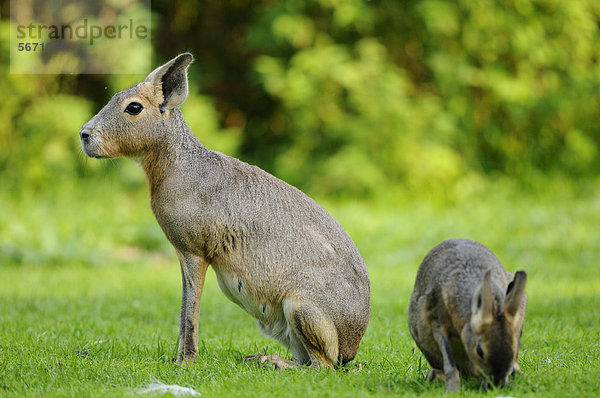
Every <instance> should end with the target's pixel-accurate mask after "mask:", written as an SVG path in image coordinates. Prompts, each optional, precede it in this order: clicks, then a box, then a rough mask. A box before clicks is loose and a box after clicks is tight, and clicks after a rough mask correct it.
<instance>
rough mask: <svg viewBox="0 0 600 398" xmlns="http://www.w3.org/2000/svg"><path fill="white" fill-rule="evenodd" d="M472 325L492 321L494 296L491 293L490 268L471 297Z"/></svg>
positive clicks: (486, 323)
mask: <svg viewBox="0 0 600 398" xmlns="http://www.w3.org/2000/svg"><path fill="white" fill-rule="evenodd" d="M473 308H474V311H473V320H474V321H475V323H476V324H475V325H474V326H481V325H488V324H490V323H492V322H493V321H494V313H493V309H494V298H493V295H492V270H487V271H486V273H485V276H484V277H483V282H482V284H481V286H480V287H479V289H477V293H475V297H474V298H473Z"/></svg>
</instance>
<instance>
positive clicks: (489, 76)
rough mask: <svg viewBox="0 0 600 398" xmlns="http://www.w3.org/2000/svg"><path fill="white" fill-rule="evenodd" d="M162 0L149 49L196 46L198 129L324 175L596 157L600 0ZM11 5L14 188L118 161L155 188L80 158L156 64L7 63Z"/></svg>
mask: <svg viewBox="0 0 600 398" xmlns="http://www.w3.org/2000/svg"><path fill="white" fill-rule="evenodd" d="M152 11H153V26H152V30H153V48H154V51H155V60H154V62H153V64H154V65H158V64H159V63H161V62H164V61H166V60H167V59H169V58H170V57H172V56H174V55H176V54H177V53H179V52H182V51H192V52H193V53H194V54H195V56H196V62H195V63H194V64H193V65H192V67H191V70H190V74H191V90H190V91H191V93H190V98H189V99H188V101H187V103H186V104H185V105H184V113H185V115H186V119H187V121H188V123H189V124H190V126H191V127H192V130H193V131H194V132H195V134H196V135H197V136H198V137H199V138H200V140H201V141H203V142H204V143H205V144H206V145H207V146H208V147H210V148H212V149H216V150H220V151H223V152H225V153H228V154H230V155H233V156H238V157H241V158H242V159H244V160H247V161H250V162H252V163H256V164H258V165H260V166H262V167H263V168H266V169H267V170H269V171H271V172H273V173H274V174H276V175H277V176H279V177H281V178H283V179H285V180H287V181H289V182H291V183H292V184H294V185H297V186H299V187H300V188H302V189H305V190H308V191H310V192H313V193H319V194H328V195H330V194H336V195H341V196H342V197H357V196H358V197H364V196H369V195H372V194H375V193H378V192H380V191H385V190H386V189H390V187H399V186H408V187H411V188H414V189H417V190H420V189H430V188H432V189H439V188H440V187H451V186H457V184H458V185H460V184H464V181H465V179H466V180H467V181H474V180H476V179H477V178H479V177H478V176H481V175H483V176H485V175H496V174H503V175H508V176H510V177H516V178H527V177H528V176H531V175H539V174H548V173H549V174H552V175H556V174H558V175H563V176H567V177H589V176H593V175H594V174H595V172H596V170H597V169H598V166H600V156H599V153H598V146H599V144H600V124H599V123H597V121H598V120H600V95H598V93H599V92H600V62H599V61H600V45H599V44H598V43H600V28H599V26H600V3H599V2H597V1H594V0H580V1H573V2H564V1H556V0H502V1H497V0H481V1H476V2H473V1H470V0H454V1H445V0H419V1H417V0H408V1H395V0H379V1H377V0H372V1H367V0H346V1H343V0H293V1H286V2H274V1H268V0H264V1H259V2H256V1H251V0H236V1H231V2H222V1H219V0H204V1H200V0H176V1H173V2H171V1H166V0H154V1H152ZM0 12H1V13H2V14H1V15H2V21H1V22H0V61H1V66H0V90H1V92H2V93H4V96H3V100H2V101H0V114H1V115H2V116H1V118H0V178H1V179H2V185H3V188H9V189H11V190H15V189H17V190H18V189H28V190H29V189H33V190H36V189H52V188H54V187H57V186H60V185H61V184H63V183H66V182H68V181H72V180H82V179H89V178H91V177H93V178H96V176H101V175H106V176H112V175H114V174H115V173H121V174H123V175H124V177H123V180H122V181H123V183H124V184H125V185H127V184H130V183H131V184H133V186H134V187H135V188H136V189H138V188H139V189H142V188H141V187H142V186H143V178H142V177H141V175H139V176H138V177H135V173H138V174H140V173H139V172H138V171H137V170H135V171H133V170H134V168H133V167H132V166H126V165H125V163H119V167H114V163H111V162H95V161H87V160H86V159H84V156H83V155H82V154H81V150H80V149H79V148H78V147H79V142H78V136H77V131H78V129H79V127H80V126H81V125H82V124H83V123H84V122H85V121H86V120H88V119H89V118H90V117H91V116H92V115H93V114H94V113H95V112H96V111H97V110H99V109H100V108H101V107H102V106H103V104H104V103H106V101H107V100H108V99H109V98H110V96H111V95H112V94H113V93H114V92H115V91H118V90H121V89H124V88H127V87H128V86H130V85H131V84H133V83H135V82H137V81H139V80H141V79H142V78H143V77H144V76H132V75H125V76H124V75H114V76H106V75H77V74H74V75H60V76H57V75H15V74H10V73H9V37H8V20H7V16H8V1H6V0H4V1H3V2H2V3H0ZM118 56H119V57H127V56H128V54H127V53H126V52H125V51H124V53H123V54H118ZM121 165H122V166H121Z"/></svg>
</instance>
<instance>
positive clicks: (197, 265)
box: [177, 251, 208, 363]
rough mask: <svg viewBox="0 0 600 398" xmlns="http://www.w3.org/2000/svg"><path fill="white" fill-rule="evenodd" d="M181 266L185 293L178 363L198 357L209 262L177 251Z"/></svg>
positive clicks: (182, 296)
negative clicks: (203, 294)
mask: <svg viewBox="0 0 600 398" xmlns="http://www.w3.org/2000/svg"><path fill="white" fill-rule="evenodd" d="M177 257H178V258H179V263H180V265H181V277H182V280H183V293H182V295H181V320H180V325H179V350H178V355H177V363H181V362H183V361H186V362H191V361H193V360H194V359H196V356H197V355H198V320H199V317H200V299H201V298H202V288H203V287H204V277H205V276H206V269H207V268H208V262H207V261H206V260H204V259H203V258H201V257H198V256H193V255H187V254H182V253H180V252H179V251H177Z"/></svg>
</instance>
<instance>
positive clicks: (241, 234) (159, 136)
mask: <svg viewBox="0 0 600 398" xmlns="http://www.w3.org/2000/svg"><path fill="white" fill-rule="evenodd" d="M191 62H192V56H191V54H181V55H180V56H178V57H177V58H175V59H173V60H171V61H170V62H168V63H167V64H165V65H163V66H161V67H159V68H157V69H156V70H154V71H153V72H152V73H150V75H148V77H147V78H146V80H145V81H144V82H142V83H139V84H137V85H135V86H133V87H132V88H130V89H128V90H125V91H122V92H120V93H117V94H115V96H114V97H113V98H112V99H111V100H110V102H109V103H108V104H107V105H106V106H105V107H104V108H103V109H102V110H101V111H100V112H99V113H98V114H97V115H96V116H94V117H93V118H92V119H91V120H90V121H89V122H87V123H86V124H85V125H84V126H83V128H82V129H81V131H80V135H81V143H82V147H83V150H84V152H85V153H86V154H87V155H88V156H91V157H115V156H128V157H131V158H133V159H135V160H136V161H137V162H139V163H140V164H141V166H142V168H143V169H144V172H145V174H146V177H147V179H148V184H149V187H150V197H151V207H152V210H153V212H154V214H155V216H156V219H157V221H158V223H159V224H160V226H161V228H162V229H163V231H164V232H165V235H166V236H167V238H168V239H169V241H170V242H171V243H172V244H173V246H174V247H175V249H176V252H177V256H178V258H179V261H180V264H181V274H182V279H183V294H182V303H181V324H180V335H179V356H178V361H184V360H187V361H189V360H193V359H194V358H195V357H196V355H197V352H198V341H197V339H198V336H197V333H198V320H199V315H198V314H199V308H200V299H201V295H202V288H203V284H204V276H205V273H206V269H207V267H208V265H209V264H210V265H211V266H212V267H213V269H214V270H215V272H216V274H217V280H218V282H219V287H220V288H221V290H222V291H223V293H224V294H225V295H226V296H227V297H228V298H229V299H230V300H232V301H233V302H235V303H236V304H238V305H239V306H240V307H242V308H243V309H244V310H246V311H247V312H248V313H250V314H251V315H252V316H253V317H254V318H256V319H257V323H258V326H259V328H260V330H261V331H262V332H263V333H265V334H267V335H269V336H272V337H273V338H275V339H276V340H278V341H280V342H281V343H282V344H284V345H286V346H287V347H289V348H290V349H291V351H292V353H293V355H294V358H295V359H296V361H297V362H298V363H305V364H311V365H312V366H332V365H335V364H338V363H345V362H347V361H350V360H352V359H353V358H354V356H355V355H356V352H357V350H358V346H359V343H360V340H361V339H362V337H363V335H364V333H365V330H366V327H367V324H368V322H369V316H370V284H369V277H368V273H367V269H366V267H365V264H364V261H363V260H362V258H361V257H360V254H359V253H358V250H357V249H356V247H355V246H354V244H353V242H352V240H351V239H350V237H349V236H348V234H347V233H346V232H345V231H344V229H343V228H342V227H341V225H340V224H339V223H338V222H337V221H336V220H335V219H334V218H333V217H332V216H331V215H330V214H329V213H327V212H326V211H325V210H324V209H323V208H322V207H321V206H319V205H318V204H317V203H315V202H314V201H313V200H312V199H310V198H309V197H308V196H306V195H305V194H303V193H302V192H301V191H299V190H298V189H296V188H294V187H292V186H290V185H288V184H286V183H285V182H283V181H281V180H279V179H277V178H275V177H273V176H272V175H270V174H268V173H266V172H265V171H263V170H261V169H259V168H258V167H254V166H250V165H248V164H246V163H244V162H241V161H239V160H237V159H234V158H231V157H228V156H225V155H223V154H221V153H218V152H214V151H211V150H209V149H207V148H205V147H204V146H203V145H202V144H201V143H200V142H199V141H198V140H197V139H196V137H195V136H194V135H193V134H192V133H191V132H190V130H189V128H188V126H187V124H186V123H185V121H184V119H183V115H182V114H181V111H180V109H179V106H180V105H181V103H183V101H184V100H185V98H186V96H187V91H188V89H187V84H188V83H187V72H186V71H187V67H188V65H189V64H190V63H191ZM132 102H137V103H139V104H141V105H142V106H143V109H142V110H141V112H140V113H139V114H137V115H131V114H128V113H127V112H126V110H128V109H129V106H130V105H131V104H132ZM267 360H268V361H271V362H273V363H275V365H276V366H280V367H289V361H285V360H276V359H275V358H274V357H273V356H264V355H263V356H259V362H260V363H262V362H264V361H267Z"/></svg>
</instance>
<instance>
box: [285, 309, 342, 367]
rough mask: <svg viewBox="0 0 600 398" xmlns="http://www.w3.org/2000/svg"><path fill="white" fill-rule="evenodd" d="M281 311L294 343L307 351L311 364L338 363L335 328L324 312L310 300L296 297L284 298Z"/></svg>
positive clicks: (330, 365) (325, 365) (336, 332)
mask: <svg viewBox="0 0 600 398" xmlns="http://www.w3.org/2000/svg"><path fill="white" fill-rule="evenodd" d="M283 313H284V315H285V318H286V320H287V322H288V325H289V328H290V334H291V336H290V337H292V339H293V340H295V341H294V342H293V343H295V344H297V345H301V346H302V347H303V348H304V350H303V351H305V352H306V353H308V357H309V360H310V366H311V367H313V368H317V367H333V366H334V365H337V363H338V360H339V343H338V331H337V328H336V327H335V325H334V324H333V321H332V320H331V319H330V318H329V317H328V316H327V315H326V314H324V313H323V312H322V311H321V310H320V309H319V308H318V307H316V306H315V305H314V304H313V303H310V302H297V301H285V302H284V304H283ZM292 345H294V344H292ZM294 356H296V354H294Z"/></svg>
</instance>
